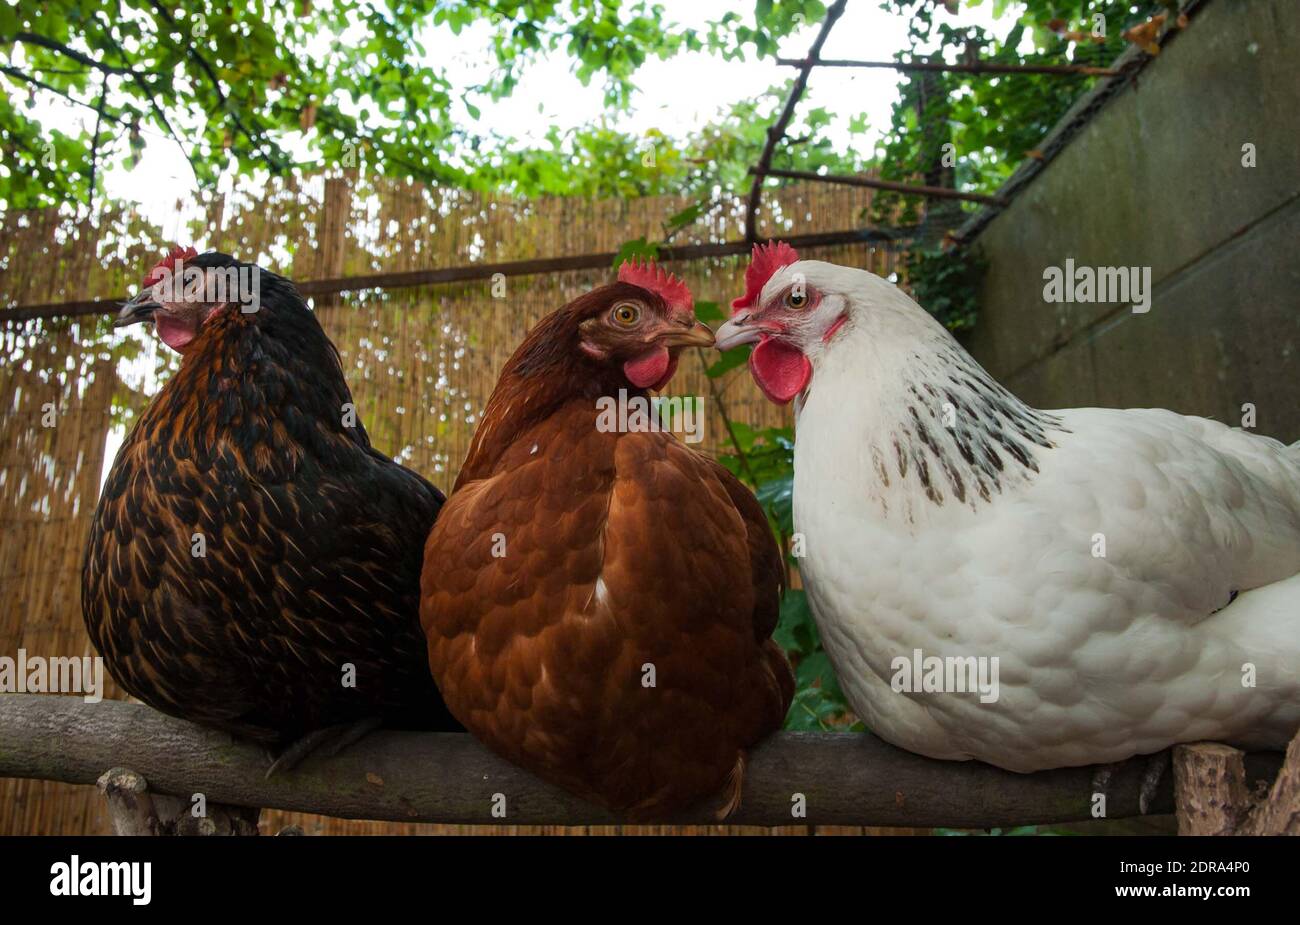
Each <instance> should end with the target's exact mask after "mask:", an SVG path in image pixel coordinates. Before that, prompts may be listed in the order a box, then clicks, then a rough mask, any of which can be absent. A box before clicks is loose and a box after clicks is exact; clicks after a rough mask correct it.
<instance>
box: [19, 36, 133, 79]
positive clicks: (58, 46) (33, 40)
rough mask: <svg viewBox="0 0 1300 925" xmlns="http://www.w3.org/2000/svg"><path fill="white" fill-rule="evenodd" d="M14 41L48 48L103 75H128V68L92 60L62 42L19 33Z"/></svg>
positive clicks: (129, 70)
mask: <svg viewBox="0 0 1300 925" xmlns="http://www.w3.org/2000/svg"><path fill="white" fill-rule="evenodd" d="M14 41H16V42H22V43H23V44H25V45H39V46H41V47H42V48H48V49H49V50H50V51H57V52H58V53H59V54H61V55H64V56H65V57H68V58H71V59H72V60H73V61H76V62H77V63H78V64H84V65H85V66H86V67H90V68H94V69H95V70H97V71H103V72H104V73H105V74H130V73H131V69H130V68H129V67H116V66H114V65H112V64H105V63H104V62H102V61H96V60H95V59H94V58H92V57H90V56H89V55H87V54H85V53H84V52H80V51H77V50H76V49H75V48H69V47H68V46H67V45H64V44H63V43H62V42H56V41H54V39H47V38H46V37H45V36H43V35H37V34H36V33H34V32H19V33H16V34H15V35H14Z"/></svg>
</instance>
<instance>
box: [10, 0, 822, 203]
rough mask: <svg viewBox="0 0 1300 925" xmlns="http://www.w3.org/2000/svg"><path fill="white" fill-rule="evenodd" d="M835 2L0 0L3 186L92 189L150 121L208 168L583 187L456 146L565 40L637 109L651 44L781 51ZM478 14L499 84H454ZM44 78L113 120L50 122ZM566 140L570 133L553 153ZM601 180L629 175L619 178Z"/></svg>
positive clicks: (614, 97) (620, 187)
mask: <svg viewBox="0 0 1300 925" xmlns="http://www.w3.org/2000/svg"><path fill="white" fill-rule="evenodd" d="M823 9H824V8H823V6H822V4H821V3H820V2H819V0H782V2H773V0H758V2H757V3H756V5H755V9H754V12H753V14H752V18H751V17H749V16H742V15H740V14H738V13H733V12H729V13H726V14H725V15H723V16H722V17H721V18H720V20H719V21H717V22H715V23H711V24H710V25H709V27H708V28H706V29H702V30H694V29H683V28H679V27H676V26H674V25H673V24H672V23H670V22H667V21H666V19H665V16H664V11H663V9H662V8H661V7H660V6H659V5H658V4H656V3H654V2H653V0H569V2H566V3H560V2H558V0H469V2H448V0H392V2H390V3H386V4H385V3H379V2H375V0H334V2H329V3H324V2H315V0H295V2H291V3H287V4H286V3H278V2H273V0H250V2H247V3H238V4H231V3H222V2H217V0H182V2H165V3H164V2H162V0H40V2H36V0H17V4H16V5H14V0H0V88H3V95H0V153H2V154H3V162H2V164H0V202H4V203H7V204H8V205H10V206H12V207H30V206H36V205H45V204H50V203H57V202H62V201H68V200H73V201H77V202H85V201H86V200H87V198H88V196H89V195H90V187H91V183H92V180H93V177H94V176H95V175H96V174H97V173H101V172H102V170H103V169H104V165H105V164H108V163H122V162H126V163H132V162H133V161H134V160H135V159H136V158H138V156H139V153H140V151H141V149H142V148H143V145H144V136H145V135H146V134H148V133H153V134H155V135H157V136H160V137H163V138H171V139H174V140H175V141H176V142H177V143H178V144H180V146H181V148H182V149H183V150H184V151H185V152H186V155H187V157H189V159H190V162H191V164H192V166H193V168H194V172H195V175H196V177H197V178H198V180H199V182H200V184H203V185H206V184H210V183H212V182H214V181H215V179H216V178H217V177H218V176H219V175H220V174H221V173H222V172H223V171H227V170H230V171H233V172H234V173H236V174H239V175H250V174H253V173H254V172H255V171H258V170H265V171H267V172H269V173H272V174H283V173H287V172H290V171H293V170H296V169H311V168H313V167H321V166H338V165H340V164H347V163H349V162H350V161H351V162H354V163H355V162H356V161H359V160H361V159H366V160H368V162H370V163H373V164H375V165H377V166H378V167H379V168H380V169H381V170H382V171H383V172H384V173H387V174H390V175H399V176H409V177H413V178H415V179H419V180H425V181H432V182H439V183H446V184H452V185H460V186H472V185H475V184H480V185H481V184H483V183H487V182H503V181H510V182H514V183H517V184H518V185H519V186H520V187H521V188H524V189H541V190H548V191H549V190H551V189H554V188H557V187H562V186H563V185H564V184H565V182H568V183H569V184H570V185H571V186H573V185H579V184H574V183H573V177H574V172H573V171H569V172H567V173H565V172H560V173H557V171H556V167H555V164H554V162H552V163H550V164H548V163H546V162H545V161H541V162H538V163H536V164H534V163H530V162H528V161H527V160H526V159H525V158H523V157H518V156H515V157H511V156H507V153H508V151H509V144H508V142H509V139H505V140H504V142H503V143H502V144H501V145H500V146H499V147H500V149H501V151H500V152H499V153H501V157H500V158H499V163H498V164H497V165H496V168H495V169H494V170H492V171H488V172H487V173H485V174H484V175H483V176H478V170H477V165H475V168H474V169H469V168H467V167H465V166H463V164H460V162H459V159H458V158H457V157H455V156H454V155H455V154H457V153H458V152H465V151H474V150H475V149H477V148H479V147H481V146H483V139H484V138H485V136H489V135H490V132H488V131H486V130H485V128H484V126H483V125H482V124H481V123H480V122H479V115H480V112H479V104H480V103H481V102H482V101H483V100H484V99H500V98H502V97H504V96H508V95H509V94H510V93H511V92H512V91H513V90H514V88H515V87H516V86H517V84H518V82H519V79H520V76H521V75H522V74H523V73H524V71H525V70H526V69H527V67H528V66H529V65H530V64H532V63H533V62H535V61H536V60H537V59H538V58H539V57H540V56H542V55H544V54H548V53H559V54H563V55H565V56H567V57H568V58H569V59H570V61H571V63H572V68H573V71H574V73H575V74H576V75H577V77H578V78H579V79H580V80H582V81H583V82H584V83H588V82H591V81H595V80H599V81H602V82H603V85H604V89H605V102H606V106H607V109H608V110H609V111H611V112H618V111H622V110H625V109H626V108H627V107H628V105H629V103H630V101H631V99H632V97H633V94H634V93H635V92H636V85H635V83H634V76H635V74H636V71H637V69H638V68H639V67H640V66H641V64H643V63H644V62H645V61H646V60H647V59H648V58H650V57H658V58H668V57H671V56H672V55H675V54H677V53H678V52H680V51H683V50H698V49H708V50H711V51H714V52H716V53H718V54H723V55H726V56H737V55H744V54H750V53H753V54H759V55H767V54H771V53H773V52H774V50H775V47H776V42H777V40H778V39H779V38H780V37H781V36H783V35H786V34H788V33H789V32H790V31H792V30H793V29H795V28H798V27H799V26H800V25H803V24H805V23H806V22H809V21H814V20H815V19H816V18H817V17H819V16H820V15H821V14H822V12H823ZM471 29H476V30H481V31H482V32H485V33H486V36H487V40H488V46H489V47H490V48H491V51H492V55H493V58H494V61H493V64H494V67H493V69H492V73H491V76H490V77H489V78H487V79H486V80H485V81H484V82H483V83H481V84H479V85H475V86H470V87H457V86H455V85H453V82H452V81H451V79H450V78H449V76H448V73H447V70H446V67H445V66H444V65H443V64H442V59H444V58H445V57H446V48H445V36H446V34H447V32H448V31H449V32H450V33H451V34H452V35H454V36H460V35H462V34H467V33H468V31H469V30H471ZM476 34H477V33H476ZM439 38H441V40H442V47H440V46H436V45H435V44H434V43H435V42H436V41H437V40H438V39H439ZM41 94H44V95H52V96H53V97H62V98H64V99H66V100H70V101H73V102H74V103H76V104H77V105H78V106H80V107H83V108H84V109H85V110H86V111H87V112H88V113H89V114H91V116H93V120H92V121H93V122H95V123H97V130H92V129H87V130H85V131H83V132H81V133H80V134H78V135H71V134H67V133H65V132H62V131H60V130H58V129H52V128H50V127H48V126H46V125H44V124H42V122H40V121H39V120H37V119H36V118H35V115H36V114H35V113H34V112H33V111H32V110H33V109H35V107H36V104H37V97H38V95H41ZM466 116H467V117H468V118H466ZM565 143H566V139H564V138H561V137H556V138H555V139H553V140H552V144H551V150H552V151H554V152H560V151H562V149H563V147H564V145H565ZM567 143H569V144H572V145H573V146H574V147H575V149H576V150H577V151H578V152H580V153H582V152H583V151H584V149H585V148H589V149H590V150H589V151H587V152H586V153H588V154H590V155H592V156H594V157H600V156H604V155H607V154H610V153H612V150H613V149H616V148H618V147H619V145H623V144H626V139H615V138H613V137H612V133H602V132H601V131H600V129H599V127H598V126H595V127H592V128H590V129H588V130H585V131H583V132H582V133H580V135H579V137H576V138H574V139H568V140H567ZM588 163H589V164H593V165H596V164H601V163H604V162H603V161H596V160H592V161H589V162H588ZM458 164H459V165H458ZM668 166H670V167H671V164H669V165H668ZM598 172H599V171H598ZM660 173H662V171H660ZM654 175H655V174H652V175H651V177H653V176H654ZM629 182H631V185H632V187H633V188H638V187H639V185H643V184H644V182H646V179H645V178H636V177H633V178H632V180H631V181H629ZM601 184H605V185H606V186H607V187H608V188H609V189H611V190H613V191H617V192H626V191H627V190H626V189H625V186H626V184H624V183H623V182H622V181H619V182H612V180H611V178H609V177H602V178H601V179H600V180H598V181H597V182H596V184H595V185H596V186H597V187H600V186H601ZM578 191H584V190H581V189H579V190H578Z"/></svg>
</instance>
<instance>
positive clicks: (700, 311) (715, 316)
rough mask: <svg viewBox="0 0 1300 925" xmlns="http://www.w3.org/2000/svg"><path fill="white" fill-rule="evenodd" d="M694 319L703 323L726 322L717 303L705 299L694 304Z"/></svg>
mask: <svg viewBox="0 0 1300 925" xmlns="http://www.w3.org/2000/svg"><path fill="white" fill-rule="evenodd" d="M695 317H696V318H698V319H699V320H700V321H704V322H713V321H726V320H727V316H726V315H725V314H724V313H723V311H722V307H721V306H719V305H718V303H717V302H711V301H709V300H707V299H701V300H700V301H698V302H696V303H695Z"/></svg>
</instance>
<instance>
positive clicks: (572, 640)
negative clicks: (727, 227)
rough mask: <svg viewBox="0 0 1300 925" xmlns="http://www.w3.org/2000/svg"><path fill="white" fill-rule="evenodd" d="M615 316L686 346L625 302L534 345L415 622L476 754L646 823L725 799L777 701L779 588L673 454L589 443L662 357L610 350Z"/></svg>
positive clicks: (738, 497) (509, 390)
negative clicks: (615, 400)
mask: <svg viewBox="0 0 1300 925" xmlns="http://www.w3.org/2000/svg"><path fill="white" fill-rule="evenodd" d="M629 300H631V301H633V302H634V303H636V304H638V305H641V306H643V307H644V308H645V310H646V311H647V312H649V313H650V314H651V315H653V316H654V318H655V322H656V324H657V325H658V328H659V329H660V330H663V331H667V332H668V333H669V335H671V336H673V337H679V336H681V337H684V336H686V335H681V334H680V333H677V334H675V333H674V332H675V331H676V330H677V329H675V328H674V327H673V326H674V325H680V326H682V327H683V328H689V327H690V326H691V325H692V324H694V319H693V317H692V316H690V315H689V312H686V313H683V312H681V311H680V310H674V308H673V307H672V306H671V305H670V304H668V303H666V302H665V301H664V299H663V298H662V297H660V296H659V295H658V294H657V293H656V292H652V291H647V290H645V289H641V288H639V287H638V286H634V285H630V284H628V283H622V282H620V283H617V284H615V285H613V286H606V287H603V288H602V289H597V290H595V291H594V292H591V293H588V294H587V295H585V296H582V297H580V298H579V299H577V300H575V301H574V302H572V303H570V304H569V305H567V306H565V307H564V308H562V309H560V310H559V311H557V312H555V313H553V314H551V315H549V316H548V317H547V318H545V319H544V320H543V321H542V322H541V323H539V324H538V325H537V327H536V328H535V329H534V330H533V331H532V332H531V333H530V335H529V336H528V338H527V339H526V340H525V341H524V343H523V344H522V345H521V346H520V347H519V349H518V350H516V351H515V354H514V355H513V356H512V357H511V359H510V360H509V362H508V363H507V365H506V368H505V370H504V372H503V373H502V376H501V379H500V381H499V382H498V384H497V387H496V390H495V391H494V392H493V394H492V397H491V399H490V401H489V402H488V405H487V409H486V411H485V414H484V418H483V421H482V423H481V424H480V426H479V429H478V432H477V433H476V435H475V438H474V442H473V444H472V445H471V448H470V452H469V456H468V458H467V459H466V461H465V465H464V468H463V469H462V470H461V474H460V477H459V479H458V480H457V483H456V488H455V490H454V491H453V493H452V496H451V499H450V500H449V501H448V502H447V504H446V506H445V507H444V508H443V510H442V513H441V515H440V516H439V519H438V522H437V523H436V524H435V525H434V529H433V531H432V533H431V534H430V536H429V540H428V543H427V545H426V548H425V569H424V573H423V577H422V581H421V620H422V623H423V625H424V630H425V634H426V636H427V639H428V645H429V662H430V665H431V667H432V669H433V674H434V677H435V678H436V679H437V681H438V683H439V686H440V687H441V689H442V690H443V692H444V695H445V697H446V700H447V705H448V706H449V707H450V709H451V711H452V713H453V714H454V715H455V716H456V718H457V719H459V720H460V721H461V722H462V723H464V725H465V726H466V727H467V728H468V729H469V730H470V731H471V732H472V733H474V734H475V735H476V736H477V737H478V738H479V739H481V740H482V741H483V742H485V743H486V744H487V745H488V746H489V747H491V748H492V749H493V750H495V751H496V752H498V753H499V754H501V755H503V756H504V757H506V758H508V759H510V760H511V761H513V762H515V763H517V764H519V765H522V766H523V767H525V768H528V769H529V770H531V771H533V772H534V773H536V774H538V775H539V776H541V777H543V778H546V779H547V780H550V781H552V782H554V783H557V784H559V785H561V786H563V787H566V788H567V789H569V790H571V791H573V792H575V793H578V794H580V795H582V796H584V797H587V798H589V799H592V800H594V801H597V802H599V803H602V804H604V805H606V806H608V807H610V808H613V809H615V810H618V811H622V812H626V813H628V814H629V815H632V816H637V817H646V816H649V815H652V814H655V813H662V812H665V811H670V810H672V809H674V808H678V807H681V806H683V805H686V804H688V803H691V802H693V801H695V800H696V799H698V798H700V797H703V796H705V795H707V794H712V793H715V792H717V791H719V790H721V789H722V788H723V787H724V786H725V785H726V784H727V781H728V777H729V775H731V776H733V783H734V784H735V785H737V786H738V784H739V773H740V772H741V771H742V770H743V755H744V752H745V750H746V749H747V748H749V747H750V746H752V745H754V744H755V743H757V742H758V741H759V740H760V739H762V738H763V737H764V736H766V735H767V734H768V733H770V732H772V731H774V730H775V729H777V728H779V727H780V725H781V723H782V720H783V719H784V717H785V713H786V710H787V708H788V706H789V703H790V699H791V696H792V693H793V679H792V677H791V674H790V669H789V666H788V664H787V662H786V660H785V657H784V655H783V654H782V653H781V651H780V649H779V648H778V647H777V646H776V645H775V644H774V643H773V642H772V641H771V640H770V639H769V636H770V634H771V632H772V630H773V628H774V626H775V625H776V619H777V613H778V608H779V597H780V592H781V585H782V578H783V571H782V563H781V556H780V552H779V551H778V549H777V546H776V543H775V541H774V539H773V537H772V533H771V530H770V528H769V526H768V523H767V519H766V517H765V516H764V514H763V511H762V509H761V508H760V506H759V505H758V503H757V501H756V500H755V499H754V497H753V496H752V495H751V494H750V493H749V491H748V490H747V489H746V488H745V487H744V486H743V485H741V484H740V482H738V481H737V480H736V479H735V478H734V477H733V476H732V475H731V474H730V473H729V472H727V470H726V469H724V468H723V467H722V466H720V465H719V464H718V463H716V462H715V461H713V460H711V459H709V458H708V457H706V456H704V455H702V454H700V453H698V452H696V451H695V450H692V449H690V448H689V447H687V446H686V445H684V444H683V443H681V442H679V441H678V440H676V439H675V438H674V437H672V436H671V435H669V434H666V433H656V432H639V433H618V432H602V431H601V430H600V429H598V428H597V414H598V411H597V404H596V401H597V399H598V398H599V397H600V396H617V394H618V391H619V390H620V389H626V390H628V393H629V394H630V395H645V394H646V393H645V391H644V390H642V389H637V388H636V387H634V386H633V385H632V384H631V383H630V382H629V381H628V380H627V378H626V377H625V375H624V373H623V367H622V365H621V364H622V362H623V361H625V360H627V359H629V358H630V357H632V356H633V355H634V354H635V353H637V351H643V350H645V349H646V346H647V343H659V342H658V341H653V340H645V339H642V340H637V339H636V338H633V339H632V343H631V345H630V346H629V345H628V344H627V343H625V342H624V341H623V340H620V338H619V337H618V336H617V335H618V334H619V332H618V331H613V332H610V331H607V330H605V326H606V325H607V319H608V318H609V316H610V310H611V306H614V307H617V306H619V305H621V304H625V303H626V302H628V301H629ZM609 323H612V322H609ZM593 325H595V327H593ZM706 330H707V329H706ZM706 336H708V337H710V339H711V335H707V333H706ZM677 349H680V348H674V349H673V353H674V354H675V353H676V352H677ZM674 359H675V356H674ZM649 666H653V676H654V685H653V686H647V685H646V684H645V683H644V682H645V679H646V678H647V677H648V675H649V671H650V667H649ZM733 799H734V795H733Z"/></svg>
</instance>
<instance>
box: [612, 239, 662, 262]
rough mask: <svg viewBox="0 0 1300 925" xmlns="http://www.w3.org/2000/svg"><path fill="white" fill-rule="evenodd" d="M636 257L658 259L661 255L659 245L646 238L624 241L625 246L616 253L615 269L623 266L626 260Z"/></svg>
mask: <svg viewBox="0 0 1300 925" xmlns="http://www.w3.org/2000/svg"><path fill="white" fill-rule="evenodd" d="M635 257H639V258H641V259H642V260H656V259H658V257H659V245H658V244H656V243H654V242H651V241H647V240H646V239H645V238H634V239H633V240H631V241H624V242H623V246H622V247H620V248H619V249H618V253H617V254H615V255H614V269H618V268H619V267H621V266H622V265H623V262H624V261H625V260H632V259H633V258H635Z"/></svg>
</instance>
